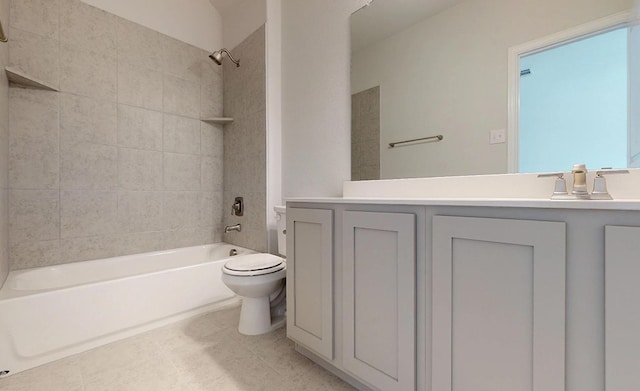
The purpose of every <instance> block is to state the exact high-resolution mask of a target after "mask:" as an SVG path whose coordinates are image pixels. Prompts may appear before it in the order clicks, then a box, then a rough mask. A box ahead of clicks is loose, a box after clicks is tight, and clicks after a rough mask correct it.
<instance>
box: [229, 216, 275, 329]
mask: <svg viewBox="0 0 640 391" xmlns="http://www.w3.org/2000/svg"><path fill="white" fill-rule="evenodd" d="M275 210H276V213H277V217H278V252H279V253H280V254H282V255H286V242H285V233H286V228H285V227H286V218H285V213H286V209H285V207H276V208H275ZM286 269H287V263H286V261H285V260H284V259H283V258H280V257H277V256H275V255H271V254H265V253H256V254H248V255H239V256H236V257H234V258H232V259H231V260H229V261H228V262H227V263H225V265H224V266H223V268H222V281H223V282H224V283H225V285H227V287H229V289H231V290H232V291H233V292H234V293H235V294H236V295H238V296H240V297H242V309H241V310H240V323H239V325H238V331H239V332H240V333H241V334H246V335H258V334H264V333H268V332H270V331H272V330H275V329H277V328H279V327H282V326H284V324H285V306H286V301H285V292H286V289H285V276H286V272H287V270H286Z"/></svg>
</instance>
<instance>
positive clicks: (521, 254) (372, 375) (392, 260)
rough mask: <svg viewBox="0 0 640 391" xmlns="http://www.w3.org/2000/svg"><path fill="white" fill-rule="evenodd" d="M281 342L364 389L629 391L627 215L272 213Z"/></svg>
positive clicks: (637, 273) (637, 358) (295, 205)
mask: <svg viewBox="0 0 640 391" xmlns="http://www.w3.org/2000/svg"><path fill="white" fill-rule="evenodd" d="M287 236H288V243H287V246H288V247H287V254H288V260H287V297H288V309H287V310H288V315H287V317H288V325H287V326H288V330H287V333H288V336H289V338H291V339H293V340H294V341H295V342H296V344H297V349H298V350H299V351H300V352H301V353H303V354H305V355H307V356H309V357H311V358H312V359H314V360H316V361H317V362H319V363H320V364H321V365H324V366H325V367H327V368H328V369H330V370H334V371H335V372H336V373H339V374H341V375H343V376H346V377H347V378H348V379H349V380H350V381H351V382H352V384H354V385H356V386H357V387H358V388H361V389H372V390H384V391H387V390H394V391H407V390H421V391H428V390H431V391H453V390H456V391H459V390H513V391H516V390H527V391H528V390H531V391H562V390H567V391H603V390H605V391H623V390H624V391H628V390H634V389H640V366H639V364H638V363H639V362H640V335H639V334H638V330H639V329H640V315H638V314H639V313H640V311H638V298H640V284H638V282H637V280H638V278H639V277H640V263H639V262H637V261H638V258H639V256H638V254H640V202H637V201H624V200H623V201H550V200H544V199H535V200H534V199H530V200H526V199H511V200H508V199H488V198H477V199H451V198H449V199H445V198H423V199H417V198H416V199H401V198H397V197H396V198H380V199H374V198H353V197H352V198H324V199H294V200H289V202H287Z"/></svg>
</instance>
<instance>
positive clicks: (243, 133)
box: [223, 26, 267, 252]
mask: <svg viewBox="0 0 640 391" xmlns="http://www.w3.org/2000/svg"><path fill="white" fill-rule="evenodd" d="M231 54H232V55H233V57H234V58H235V59H239V60H240V67H236V66H235V65H234V64H233V63H232V62H231V61H228V59H227V58H226V57H225V60H224V62H223V66H224V113H225V116H228V117H233V123H231V124H229V125H226V127H225V140H224V205H223V219H224V224H225V225H231V224H236V223H240V224H242V232H230V233H228V234H224V241H225V242H227V243H233V244H236V245H238V246H243V247H248V248H251V249H253V250H256V251H261V252H266V251H267V223H266V221H267V215H266V212H267V211H266V205H267V198H266V176H267V174H266V172H267V171H266V159H267V158H266V143H267V135H266V82H265V80H266V71H265V28H264V26H262V27H260V28H259V29H258V30H256V31H255V32H253V33H252V34H251V35H250V36H249V37H248V38H246V39H245V40H244V41H243V42H242V43H240V44H239V45H238V46H236V47H235V48H234V49H233V50H231ZM238 196H240V197H244V201H245V215H244V216H242V217H238V216H232V215H231V205H232V204H233V199H234V197H238Z"/></svg>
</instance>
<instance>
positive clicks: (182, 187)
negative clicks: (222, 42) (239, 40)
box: [0, 0, 264, 270]
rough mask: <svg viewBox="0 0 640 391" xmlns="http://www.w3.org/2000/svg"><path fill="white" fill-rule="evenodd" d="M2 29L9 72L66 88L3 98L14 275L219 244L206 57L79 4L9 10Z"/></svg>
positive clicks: (34, 1)
mask: <svg viewBox="0 0 640 391" xmlns="http://www.w3.org/2000/svg"><path fill="white" fill-rule="evenodd" d="M9 24H10V28H7V27H5V30H8V35H9V36H10V48H9V62H10V65H11V66H13V67H15V68H18V69H20V70H22V71H23V72H24V73H27V74H29V75H31V76H33V77H35V78H37V79H40V80H43V81H45V82H48V83H50V84H52V85H55V86H58V87H59V90H60V92H48V91H41V90H33V89H24V88H18V87H16V86H12V88H10V99H9V106H10V114H9V170H8V172H9V179H8V181H9V241H10V247H9V248H10V250H9V251H10V266H11V269H14V270H15V269H22V268H27V267H35V266H43V265H52V264H59V263H66V262H74V261H80V260H87V259H96V258H102V257H111V256H116V255H124V254H132V253H139V252H146V251H154V250H161V249H167V248H175V247H183V246H190V245H197V244H204V243H211V242H217V241H220V240H221V239H222V235H221V224H222V213H223V204H222V199H223V192H222V185H223V131H222V127H221V126H220V125H212V124H208V123H205V122H203V121H200V118H207V117H214V116H221V115H222V107H223V102H222V93H223V91H222V67H219V66H217V65H215V64H214V63H213V62H212V61H211V60H209V59H208V57H207V56H208V54H209V53H208V52H206V51H204V50H202V49H199V48H195V47H193V46H190V45H188V44H186V43H183V42H181V41H178V40H176V39H173V38H170V37H167V36H164V35H162V34H160V33H158V32H155V31H153V30H150V29H148V28H145V27H143V26H140V25H138V24H135V23H132V22H130V21H127V20H125V19H123V18H120V17H118V16H115V15H113V14H109V13H107V12H104V11H102V10H99V9H97V8H94V7H91V6H89V5H86V4H84V3H82V2H80V1H79V0H30V1H25V0H13V1H12V2H11V12H10V17H9ZM243 65H244V64H243ZM0 92H1V90H0ZM0 103H1V100H0ZM2 126H3V124H0V131H2V130H3V128H2ZM1 135H2V133H0V136H1ZM0 140H1V138H0ZM1 146H2V144H0V147H1ZM0 155H2V154H0ZM1 163H2V162H1V161H0V169H1V168H2V164H1ZM263 170H264V168H263ZM3 172H6V170H3ZM4 183H5V182H2V183H0V184H4ZM263 192H264V190H263ZM1 201H2V197H0V202H1ZM230 205H231V204H229V210H230ZM225 210H226V209H225ZM0 211H2V209H0ZM1 232H2V231H1V227H0V239H1V238H2V235H1ZM3 247H4V246H0V248H3ZM0 256H1V254H0Z"/></svg>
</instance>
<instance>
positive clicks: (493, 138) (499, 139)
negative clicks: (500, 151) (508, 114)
mask: <svg viewBox="0 0 640 391" xmlns="http://www.w3.org/2000/svg"><path fill="white" fill-rule="evenodd" d="M506 142H507V131H506V130H504V129H494V130H492V131H491V132H489V144H502V143H506Z"/></svg>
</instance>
